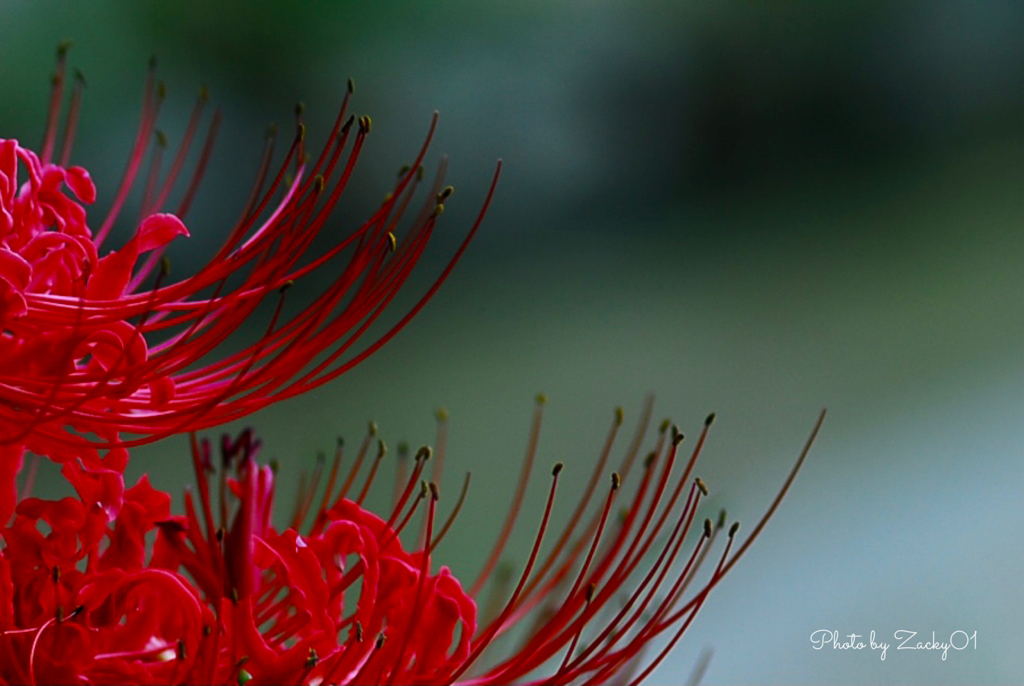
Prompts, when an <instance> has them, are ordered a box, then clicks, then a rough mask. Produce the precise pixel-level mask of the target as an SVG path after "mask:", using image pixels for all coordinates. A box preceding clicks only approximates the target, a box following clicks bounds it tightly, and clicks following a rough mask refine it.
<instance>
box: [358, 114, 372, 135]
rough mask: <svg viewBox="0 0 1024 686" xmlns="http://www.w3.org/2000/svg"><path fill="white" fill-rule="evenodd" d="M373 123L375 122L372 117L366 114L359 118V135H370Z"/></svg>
mask: <svg viewBox="0 0 1024 686" xmlns="http://www.w3.org/2000/svg"><path fill="white" fill-rule="evenodd" d="M372 123H373V122H372V120H371V119H370V117H369V116H368V115H365V114H364V115H363V116H361V117H359V133H361V134H367V133H370V125H371V124H372Z"/></svg>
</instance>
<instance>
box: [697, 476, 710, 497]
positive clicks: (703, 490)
mask: <svg viewBox="0 0 1024 686" xmlns="http://www.w3.org/2000/svg"><path fill="white" fill-rule="evenodd" d="M695 481H696V482H697V488H699V489H700V492H701V493H703V494H704V497H705V498H706V497H707V495H708V487H707V486H705V485H704V482H703V481H701V478H700V477H699V476H698V477H697V478H696V479H695Z"/></svg>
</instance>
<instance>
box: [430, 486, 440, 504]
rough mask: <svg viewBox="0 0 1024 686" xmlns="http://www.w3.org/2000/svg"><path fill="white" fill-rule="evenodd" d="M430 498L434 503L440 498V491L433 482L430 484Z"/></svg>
mask: <svg viewBox="0 0 1024 686" xmlns="http://www.w3.org/2000/svg"><path fill="white" fill-rule="evenodd" d="M430 497H431V498H432V499H433V500H434V501H435V502H436V501H437V500H438V499H439V498H440V497H441V490H440V489H439V488H438V485H437V484H436V483H434V482H433V481H431V482H430Z"/></svg>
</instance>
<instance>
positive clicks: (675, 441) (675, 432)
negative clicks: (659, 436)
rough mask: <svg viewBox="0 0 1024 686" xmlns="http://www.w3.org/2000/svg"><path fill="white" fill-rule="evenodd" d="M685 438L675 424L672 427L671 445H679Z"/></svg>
mask: <svg viewBox="0 0 1024 686" xmlns="http://www.w3.org/2000/svg"><path fill="white" fill-rule="evenodd" d="M684 438H686V437H685V436H684V435H683V432H682V431H680V430H679V427H678V426H676V425H675V424H673V425H672V445H679V444H680V443H682V442H683V439H684Z"/></svg>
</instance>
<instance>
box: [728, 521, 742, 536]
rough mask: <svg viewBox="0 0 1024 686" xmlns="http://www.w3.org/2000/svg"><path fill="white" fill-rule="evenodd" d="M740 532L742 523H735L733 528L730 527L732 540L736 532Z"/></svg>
mask: <svg viewBox="0 0 1024 686" xmlns="http://www.w3.org/2000/svg"><path fill="white" fill-rule="evenodd" d="M739 530H740V523H739V522H733V523H732V526H730V527H729V538H732V537H733V536H735V535H736V532H737V531H739Z"/></svg>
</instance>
